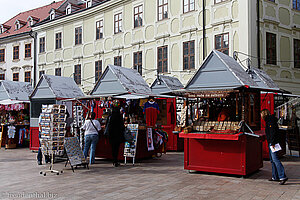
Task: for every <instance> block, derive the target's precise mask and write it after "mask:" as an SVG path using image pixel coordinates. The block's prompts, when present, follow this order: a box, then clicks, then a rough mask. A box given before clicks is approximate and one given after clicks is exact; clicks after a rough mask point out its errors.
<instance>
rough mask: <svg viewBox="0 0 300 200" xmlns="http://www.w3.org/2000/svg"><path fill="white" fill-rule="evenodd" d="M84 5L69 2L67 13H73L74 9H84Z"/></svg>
mask: <svg viewBox="0 0 300 200" xmlns="http://www.w3.org/2000/svg"><path fill="white" fill-rule="evenodd" d="M82 8H83V7H82V6H80V5H76V4H73V3H68V4H67V7H66V14H67V15H68V14H71V13H72V12H74V11H77V10H80V9H82Z"/></svg>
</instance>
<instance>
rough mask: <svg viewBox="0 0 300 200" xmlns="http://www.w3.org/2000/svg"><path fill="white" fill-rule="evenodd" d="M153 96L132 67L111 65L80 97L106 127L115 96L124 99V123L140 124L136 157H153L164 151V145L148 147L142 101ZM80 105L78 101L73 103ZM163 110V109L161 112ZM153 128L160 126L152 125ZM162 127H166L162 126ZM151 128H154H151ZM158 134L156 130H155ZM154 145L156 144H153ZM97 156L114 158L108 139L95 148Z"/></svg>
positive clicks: (122, 105) (101, 139) (122, 150)
mask: <svg viewBox="0 0 300 200" xmlns="http://www.w3.org/2000/svg"><path fill="white" fill-rule="evenodd" d="M149 96H152V93H151V89H150V87H149V86H148V84H147V83H146V82H145V81H144V79H143V77H142V76H141V75H140V74H139V73H138V72H137V71H136V70H133V69H129V68H124V67H119V66H113V65H108V66H107V67H106V69H105V71H104V72H103V74H102V76H101V77H100V79H99V80H98V82H97V84H96V85H95V87H94V89H93V90H92V92H91V94H90V96H88V97H86V98H80V99H79V100H80V102H81V103H82V104H83V105H84V106H87V107H89V108H90V109H91V111H94V112H96V116H97V118H98V119H99V120H100V121H101V125H102V128H103V129H104V128H105V121H106V119H107V117H108V115H109V112H110V108H111V103H112V100H113V99H118V100H120V102H121V107H122V112H123V113H124V118H125V120H124V122H125V125H126V124H138V138H137V144H136V155H135V158H136V159H142V158H151V157H152V156H154V155H157V154H160V155H161V153H162V152H163V151H164V148H163V146H164V144H162V145H157V146H156V147H157V148H155V149H151V150H150V149H148V148H147V141H149V140H147V134H146V133H147V131H146V130H147V129H148V128H149V127H147V126H146V123H145V119H144V115H143V104H144V103H145V102H147V98H148V97H149ZM74 103H75V104H77V102H74ZM162 112H164V111H162ZM162 120H165V119H164V118H163V119H162V118H161V116H160V115H159V116H158V119H157V124H159V123H161V121H162ZM151 128H153V130H154V129H155V130H156V129H160V128H161V127H159V126H155V127H151ZM162 129H163V128H162ZM151 130H152V129H151ZM153 135H156V132H153ZM152 146H153V145H152ZM123 152H124V144H122V145H121V147H120V150H119V159H120V160H124V155H123ZM96 157H100V158H108V159H111V158H112V155H111V146H110V144H109V141H108V138H106V137H101V138H100V140H99V142H98V147H97V149H96Z"/></svg>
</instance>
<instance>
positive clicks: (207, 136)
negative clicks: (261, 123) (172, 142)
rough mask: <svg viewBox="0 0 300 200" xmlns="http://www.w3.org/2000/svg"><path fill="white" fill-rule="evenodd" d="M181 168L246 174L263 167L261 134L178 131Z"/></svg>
mask: <svg viewBox="0 0 300 200" xmlns="http://www.w3.org/2000/svg"><path fill="white" fill-rule="evenodd" d="M179 137H181V138H184V169H186V170H196V171H204V172H214V173H225V174H236V175H242V176H245V175H248V174H251V173H253V172H255V171H257V170H258V169H259V168H261V167H263V158H262V142H261V137H254V136H250V135H246V134H243V133H238V134H211V133H183V132H182V133H180V134H179Z"/></svg>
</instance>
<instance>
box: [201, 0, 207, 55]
mask: <svg viewBox="0 0 300 200" xmlns="http://www.w3.org/2000/svg"><path fill="white" fill-rule="evenodd" d="M202 9H203V11H202V14H203V17H202V18H203V22H202V23H203V60H204V59H205V56H206V54H205V0H202Z"/></svg>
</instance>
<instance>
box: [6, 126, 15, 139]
mask: <svg viewBox="0 0 300 200" xmlns="http://www.w3.org/2000/svg"><path fill="white" fill-rule="evenodd" d="M15 134H16V127H14V126H9V127H8V131H7V136H8V138H15Z"/></svg>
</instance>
